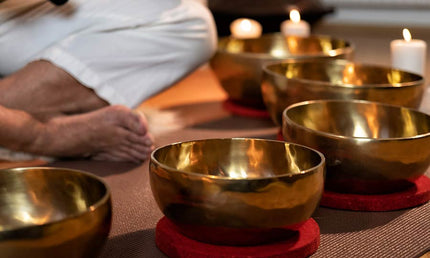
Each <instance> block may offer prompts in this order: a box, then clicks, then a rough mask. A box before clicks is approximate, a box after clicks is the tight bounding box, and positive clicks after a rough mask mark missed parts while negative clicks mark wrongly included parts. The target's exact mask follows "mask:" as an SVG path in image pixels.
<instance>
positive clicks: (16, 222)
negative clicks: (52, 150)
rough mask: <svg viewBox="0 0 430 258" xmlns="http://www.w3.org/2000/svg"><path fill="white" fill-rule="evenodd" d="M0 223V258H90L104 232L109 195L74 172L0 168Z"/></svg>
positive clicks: (100, 184) (107, 226) (86, 176)
mask: <svg viewBox="0 0 430 258" xmlns="http://www.w3.org/2000/svg"><path fill="white" fill-rule="evenodd" d="M0 222H1V223H0V253H1V254H2V255H1V256H2V257H3V255H4V257H36V258H38V257H96V256H97V254H98V253H99V251H100V249H101V247H102V246H103V244H104V242H105V240H106V238H107V236H108V233H109V230H110V223H111V201H110V191H109V189H108V187H107V186H106V185H105V184H104V183H103V182H102V181H101V180H100V179H98V178H97V177H95V176H93V175H90V174H87V173H84V172H81V171H76V170H69V169H62V168H41V167H37V168H36V167H34V168H16V169H7V170H0Z"/></svg>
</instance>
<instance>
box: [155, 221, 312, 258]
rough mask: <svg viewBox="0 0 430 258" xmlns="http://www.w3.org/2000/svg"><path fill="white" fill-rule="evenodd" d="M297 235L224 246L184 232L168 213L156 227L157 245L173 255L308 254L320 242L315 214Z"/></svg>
mask: <svg viewBox="0 0 430 258" xmlns="http://www.w3.org/2000/svg"><path fill="white" fill-rule="evenodd" d="M297 232H298V233H297V234H296V235H294V237H291V238H288V239H285V240H283V241H278V242H274V243H268V244H263V245H256V246H223V245H213V244H208V243H203V242H198V241H196V240H193V239H191V238H188V237H186V236H184V235H182V234H181V233H180V232H179V231H178V229H177V227H176V226H175V225H174V224H173V222H171V221H170V220H169V219H167V218H166V217H163V218H161V219H160V220H159V221H158V223H157V226H156V228H155V242H156V244H157V247H158V248H159V249H160V250H161V251H162V252H163V253H164V254H166V255H167V256H169V257H170V258H180V257H187V258H200V257H205V258H228V257H235V258H275V257H276V258H281V257H285V258H286V257H308V256H310V255H311V254H313V253H315V252H316V251H317V249H318V246H319V244H320V229H319V226H318V224H317V223H316V222H315V220H313V219H312V218H310V219H308V220H307V221H305V222H304V223H303V224H301V225H300V226H299V227H298V228H297Z"/></svg>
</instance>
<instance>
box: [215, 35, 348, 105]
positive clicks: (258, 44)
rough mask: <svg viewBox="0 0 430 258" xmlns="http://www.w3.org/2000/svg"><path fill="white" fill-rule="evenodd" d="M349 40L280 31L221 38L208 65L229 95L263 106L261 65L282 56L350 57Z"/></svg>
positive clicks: (247, 103)
mask: <svg viewBox="0 0 430 258" xmlns="http://www.w3.org/2000/svg"><path fill="white" fill-rule="evenodd" d="M352 53H353V47H352V45H351V44H350V43H348V42H346V41H344V40H341V39H335V38H331V37H329V36H310V37H295V36H289V37H285V36H282V35H281V34H280V33H273V34H265V35H263V36H262V37H260V38H256V39H235V38H233V37H224V38H221V39H220V40H219V42H218V49H217V52H216V54H215V55H214V57H213V58H212V59H211V60H210V65H211V67H212V70H213V71H214V73H215V75H216V76H217V78H218V80H219V81H220V83H221V86H222V87H223V89H224V90H225V91H226V92H227V94H228V96H229V98H230V99H232V100H233V101H235V102H237V103H239V104H242V105H247V106H252V107H261V108H265V106H264V102H263V99H262V96H261V89H260V88H261V77H262V74H263V71H262V65H263V64H264V63H266V62H271V61H272V62H273V61H279V60H285V59H294V60H302V59H314V60H318V59H329V58H347V59H348V58H352Z"/></svg>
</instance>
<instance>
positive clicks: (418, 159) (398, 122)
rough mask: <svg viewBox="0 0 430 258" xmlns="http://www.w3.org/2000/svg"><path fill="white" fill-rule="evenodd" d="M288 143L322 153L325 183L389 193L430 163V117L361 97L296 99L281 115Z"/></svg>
mask: <svg viewBox="0 0 430 258" xmlns="http://www.w3.org/2000/svg"><path fill="white" fill-rule="evenodd" d="M282 133H283V136H284V138H285V140H287V141H291V142H295V143H298V144H303V145H306V146H309V147H310V148H314V149H316V150H319V151H321V152H322V153H323V154H324V156H325V158H326V159H327V176H326V187H327V188H328V189H332V190H335V191H341V192H355V193H387V192H393V191H399V190H401V189H402V188H405V187H407V186H409V185H410V184H409V180H412V179H415V178H417V177H419V176H420V175H423V174H424V173H425V171H426V170H427V168H428V167H429V165H430V148H429V146H430V116H429V115H426V114H424V113H421V112H419V111H416V110H413V109H409V108H405V107H400V106H394V105H388V104H382V103H377V102H369V101H360V100H351V101H345V100H315V101H305V102H300V103H296V104H294V105H291V106H289V107H288V108H287V109H285V111H284V113H283V125H282Z"/></svg>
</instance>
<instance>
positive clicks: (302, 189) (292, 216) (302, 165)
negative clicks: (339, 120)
mask: <svg viewBox="0 0 430 258" xmlns="http://www.w3.org/2000/svg"><path fill="white" fill-rule="evenodd" d="M324 163H325V160H324V156H323V155H322V154H321V153H319V152H317V151H314V150H312V149H310V148H308V147H304V146H300V145H296V144H291V143H285V142H281V141H271V140H262V139H247V138H233V139H206V140H198V141H190V142H181V143H174V144H171V145H167V146H164V147H160V148H158V149H156V150H155V151H154V152H153V153H152V155H151V160H150V169H149V171H150V183H151V189H152V192H153V195H154V197H155V200H156V202H157V204H158V206H159V208H160V209H161V211H162V212H163V213H164V215H165V216H166V217H167V218H169V219H170V220H172V221H173V222H174V223H175V224H176V225H177V226H178V227H179V230H180V231H181V232H182V233H184V234H185V235H187V236H189V237H191V238H193V239H197V240H199V241H204V242H211V243H214V242H216V243H217V244H229V245H232V244H234V245H236V244H237V245H241V244H250V241H251V242H252V241H254V240H255V239H254V240H252V239H245V238H246V237H248V236H250V235H252V234H255V233H258V234H261V233H262V232H263V231H264V230H265V229H267V230H269V231H270V230H271V229H272V228H280V227H287V226H290V225H294V224H297V223H301V222H304V221H306V220H307V219H308V218H309V217H310V216H311V215H312V213H313V212H314V210H315V209H316V207H317V206H318V204H319V200H320V198H321V194H322V191H323V184H324V182H323V181H324V168H325V165H324ZM260 229H261V231H259V230H260ZM241 233H243V234H241ZM237 234H239V235H240V237H236V236H237ZM244 236H245V237H244ZM239 238H241V239H239ZM251 238H252V236H251ZM260 240H261V239H259V240H255V241H260Z"/></svg>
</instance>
